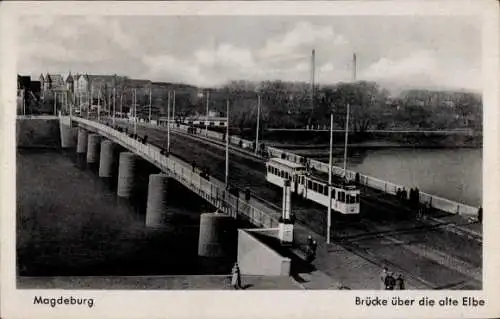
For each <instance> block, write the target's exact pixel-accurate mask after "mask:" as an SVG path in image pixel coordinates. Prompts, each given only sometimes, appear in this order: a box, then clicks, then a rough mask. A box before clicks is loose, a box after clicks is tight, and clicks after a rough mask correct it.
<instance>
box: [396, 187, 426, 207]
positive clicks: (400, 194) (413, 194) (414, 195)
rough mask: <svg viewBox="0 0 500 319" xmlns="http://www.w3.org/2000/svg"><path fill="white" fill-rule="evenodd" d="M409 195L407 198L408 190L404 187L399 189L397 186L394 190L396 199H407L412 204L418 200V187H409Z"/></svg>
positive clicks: (414, 204)
mask: <svg viewBox="0 0 500 319" xmlns="http://www.w3.org/2000/svg"><path fill="white" fill-rule="evenodd" d="M409 195H410V197H409V198H408V192H407V191H406V189H405V188H404V187H403V189H402V190H401V188H398V189H397V191H396V197H397V198H398V199H400V200H409V202H410V204H411V205H413V206H416V205H418V203H419V202H420V191H419V190H418V188H417V187H415V188H412V189H410V192H409Z"/></svg>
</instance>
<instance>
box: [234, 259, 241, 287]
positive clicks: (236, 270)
mask: <svg viewBox="0 0 500 319" xmlns="http://www.w3.org/2000/svg"><path fill="white" fill-rule="evenodd" d="M231 286H232V287H233V288H234V289H241V288H242V287H241V274H240V267H238V263H234V266H233V270H232V277H231Z"/></svg>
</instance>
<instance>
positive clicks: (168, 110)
mask: <svg viewBox="0 0 500 319" xmlns="http://www.w3.org/2000/svg"><path fill="white" fill-rule="evenodd" d="M167 152H170V91H168V99H167Z"/></svg>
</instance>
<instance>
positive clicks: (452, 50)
mask: <svg viewBox="0 0 500 319" xmlns="http://www.w3.org/2000/svg"><path fill="white" fill-rule="evenodd" d="M20 25H21V28H20V38H19V39H20V42H19V51H20V53H19V58H20V60H21V61H22V63H18V72H19V73H21V74H31V75H33V76H36V77H38V75H39V74H40V73H41V72H43V73H46V72H49V73H67V72H68V71H69V70H71V71H72V72H73V73H74V72H87V73H89V74H113V73H117V74H119V75H126V76H129V77H132V78H143V79H151V80H157V81H174V82H184V83H189V84H194V85H200V86H213V85H218V84H221V83H223V82H225V81H227V80H265V79H282V80H299V81H309V80H310V68H311V67H310V65H311V62H310V61H311V57H310V55H311V50H312V49H313V48H314V49H315V50H316V68H317V81H319V82H320V83H335V82H338V81H343V80H344V81H345V80H349V79H350V78H351V73H352V72H351V61H352V53H353V52H356V54H357V57H358V72H357V74H358V79H365V80H377V81H380V82H381V83H384V84H390V85H404V86H416V87H422V86H425V87H440V88H442V87H449V88H465V89H472V90H479V89H480V88H481V32H480V31H481V28H480V23H479V21H478V20H475V19H473V18H464V17H445V16H440V17H372V16H366V17H363V16H353V17H348V16H331V17H326V16H315V17H311V16H309V17H306V16H304V17H302V16H287V17H277V16H268V17H266V16H237V17H235V16H210V17H208V16H203V17H200V16H163V17H162V16H128V17H123V16H122V17H120V16H93V17H90V16H52V17H51V16H43V17H41V16H24V17H22V18H21V21H20Z"/></svg>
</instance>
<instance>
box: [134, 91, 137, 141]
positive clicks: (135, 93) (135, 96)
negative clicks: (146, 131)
mask: <svg viewBox="0 0 500 319" xmlns="http://www.w3.org/2000/svg"><path fill="white" fill-rule="evenodd" d="M136 102H137V91H136V89H134V134H136V135H137V103H136Z"/></svg>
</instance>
